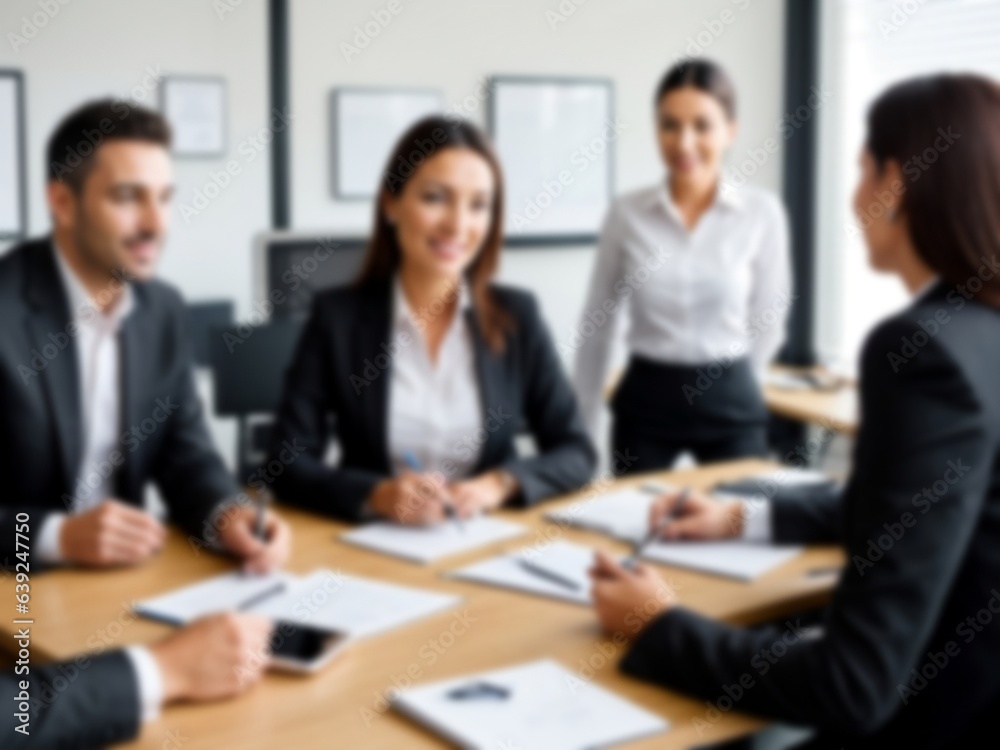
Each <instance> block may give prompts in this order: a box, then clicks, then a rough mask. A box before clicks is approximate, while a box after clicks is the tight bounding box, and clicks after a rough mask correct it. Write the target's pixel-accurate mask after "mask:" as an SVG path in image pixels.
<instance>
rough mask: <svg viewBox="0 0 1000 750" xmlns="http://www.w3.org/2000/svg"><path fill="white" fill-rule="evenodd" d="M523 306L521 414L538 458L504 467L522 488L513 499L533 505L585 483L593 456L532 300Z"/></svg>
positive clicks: (594, 457) (561, 370) (547, 332)
mask: <svg viewBox="0 0 1000 750" xmlns="http://www.w3.org/2000/svg"><path fill="white" fill-rule="evenodd" d="M526 307H527V310H526V313H525V315H524V316H523V318H522V320H521V321H520V324H521V326H522V330H521V335H522V336H523V339H524V341H523V346H524V348H525V362H526V368H525V376H524V377H525V379H524V407H523V410H524V414H525V416H526V418H527V420H528V426H529V427H530V429H531V433H532V435H533V436H534V438H535V443H536V446H537V448H538V455H536V456H532V457H529V458H516V459H513V460H512V461H509V462H508V463H507V464H505V465H504V468H505V469H507V470H508V471H510V472H511V474H513V475H514V476H515V477H517V480H518V483H519V484H520V486H521V489H520V492H519V495H518V498H517V500H518V501H519V502H520V503H521V504H523V505H533V504H534V503H537V502H538V501H539V500H543V499H545V498H547V497H552V496H553V495H559V494H562V493H565V492H571V491H572V490H575V489H578V488H579V487H581V486H582V485H583V484H585V483H586V482H587V481H588V480H589V479H590V477H591V476H592V474H593V473H594V467H595V466H596V463H597V455H596V452H595V451H594V447H593V445H592V444H591V442H590V438H589V436H588V435H587V430H586V428H585V427H584V424H583V417H582V416H581V415H580V410H579V408H578V407H577V402H576V394H575V393H574V392H573V389H572V388H571V387H570V384H569V381H568V380H567V379H566V375H565V373H564V372H563V368H562V364H561V363H560V362H559V357H558V355H557V353H556V348H555V345H554V344H553V343H552V338H551V337H550V336H549V331H548V328H547V327H546V325H545V323H544V321H543V320H542V317H541V315H540V313H539V311H538V305H537V303H536V302H535V300H534V298H532V297H527V298H526Z"/></svg>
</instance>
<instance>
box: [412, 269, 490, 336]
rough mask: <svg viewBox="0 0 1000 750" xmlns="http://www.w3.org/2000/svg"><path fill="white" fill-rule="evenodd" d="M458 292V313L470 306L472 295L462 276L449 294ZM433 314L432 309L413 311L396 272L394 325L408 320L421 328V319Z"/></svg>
mask: <svg viewBox="0 0 1000 750" xmlns="http://www.w3.org/2000/svg"><path fill="white" fill-rule="evenodd" d="M456 293H457V294H458V311H459V313H460V314H461V313H464V312H465V311H466V310H469V309H471V308H472V295H471V294H470V293H469V285H468V283H467V282H466V280H465V279H464V278H463V279H462V280H461V281H460V282H459V283H458V286H457V288H456V289H454V290H452V291H451V292H450V294H456ZM433 315H434V310H433V309H430V310H420V311H416V312H415V311H414V310H413V309H412V308H411V307H410V303H409V302H408V301H407V300H406V294H405V293H404V292H403V284H402V283H401V282H400V280H399V275H398V274H397V275H396V276H395V277H393V280H392V318H393V322H394V323H395V324H396V325H400V324H401V323H404V322H408V323H409V324H410V325H412V326H414V327H415V328H418V329H422V328H423V324H422V323H423V321H426V319H427V318H428V317H432V316H433Z"/></svg>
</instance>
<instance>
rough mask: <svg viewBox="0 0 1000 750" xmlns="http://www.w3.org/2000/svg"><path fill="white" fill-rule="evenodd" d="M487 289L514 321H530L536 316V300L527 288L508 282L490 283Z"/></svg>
mask: <svg viewBox="0 0 1000 750" xmlns="http://www.w3.org/2000/svg"><path fill="white" fill-rule="evenodd" d="M489 289H490V293H491V294H492V295H493V299H494V300H496V303H497V305H499V306H500V308H501V309H502V310H504V312H506V313H507V314H509V315H511V316H512V317H513V318H514V320H515V321H517V322H521V321H530V320H534V319H536V318H537V317H538V300H537V299H536V298H535V295H534V294H533V293H532V292H529V291H528V290H527V289H522V288H521V287H516V286H510V285H508V284H490V287H489Z"/></svg>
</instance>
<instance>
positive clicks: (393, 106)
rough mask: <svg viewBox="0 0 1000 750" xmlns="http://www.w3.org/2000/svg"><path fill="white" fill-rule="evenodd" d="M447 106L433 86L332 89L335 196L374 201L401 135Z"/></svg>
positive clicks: (332, 149) (331, 154) (331, 142)
mask: <svg viewBox="0 0 1000 750" xmlns="http://www.w3.org/2000/svg"><path fill="white" fill-rule="evenodd" d="M443 111H444V97H443V96H442V95H441V92H439V91H435V90H433V89H394V88H366V87H343V88H336V89H334V90H333V91H331V92H330V157H331V159H332V164H331V167H332V169H331V176H332V188H333V197H334V198H336V199H337V200H371V199H372V198H374V197H375V195H376V194H377V192H378V187H379V183H380V181H381V179H382V178H381V173H382V171H383V169H385V162H386V159H388V158H389V152H390V151H391V149H392V147H393V146H394V145H395V144H396V140H397V139H398V138H399V137H400V136H401V135H402V134H403V133H404V132H405V131H406V129H407V128H408V127H410V125H412V124H413V123H415V122H416V121H417V120H419V119H421V118H422V117H426V116H427V115H432V114H440V113H441V112H443Z"/></svg>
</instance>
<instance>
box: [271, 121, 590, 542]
mask: <svg viewBox="0 0 1000 750" xmlns="http://www.w3.org/2000/svg"><path fill="white" fill-rule="evenodd" d="M502 209H503V181H502V178H501V174H500V167H499V164H498V163H497V160H496V157H495V156H494V154H493V150H492V149H491V148H490V146H489V143H488V142H487V140H486V137H485V136H484V135H483V134H482V133H481V132H480V131H479V130H478V129H477V128H476V127H475V126H473V125H471V124H469V123H466V122H453V121H451V120H449V119H446V118H443V117H429V118H426V119H424V120H421V121H420V122H418V123H417V124H415V125H414V126H413V128H411V129H410V131H409V132H407V133H406V134H405V135H403V136H402V137H401V138H400V140H399V142H398V143H397V144H396V148H395V149H394V150H393V153H392V155H391V156H390V157H389V160H388V166H387V168H386V172H385V174H384V175H383V181H382V188H381V190H380V192H379V197H378V201H377V204H376V207H375V226H374V229H373V232H372V238H371V241H370V244H369V246H368V251H367V257H366V258H365V262H364V268H363V269H362V272H361V276H360V278H359V279H358V281H357V282H356V283H355V284H353V285H350V286H344V287H338V288H334V289H330V290H328V291H325V292H323V293H321V294H319V295H317V297H316V300H315V302H314V304H313V308H312V312H311V314H310V318H309V322H308V323H307V325H306V327H305V330H304V331H303V333H302V338H301V339H300V341H299V344H298V347H297V351H296V354H295V356H294V358H293V361H292V365H291V367H290V369H289V371H288V374H287V376H286V384H285V395H284V399H283V404H282V407H281V411H280V413H279V417H278V421H277V424H276V428H275V436H274V440H273V446H274V447H273V450H272V455H273V458H275V459H278V460H281V461H282V463H283V464H286V466H285V469H284V470H283V471H282V472H281V473H280V474H279V476H278V477H277V478H276V479H275V482H274V487H275V491H276V492H277V494H278V495H279V496H280V497H281V498H282V500H284V501H286V502H288V503H292V504H295V505H299V506H300V507H304V508H307V509H309V510H313V511H317V512H320V513H325V514H328V515H332V516H336V517H338V518H344V519H348V520H360V519H364V518H369V517H372V516H381V517H385V518H389V519H392V520H394V521H398V522H401V523H410V524H425V523H433V522H438V521H441V520H443V519H444V518H445V517H446V515H447V514H449V513H451V511H452V510H455V511H457V512H458V514H459V515H461V516H471V515H475V514H477V513H482V512H487V511H490V510H493V509H496V508H499V507H500V506H502V505H508V506H521V507H523V506H528V505H532V504H534V503H536V502H538V501H540V500H542V499H545V498H547V497H550V496H552V495H558V494H562V493H564V492H569V491H571V490H574V489H576V488H578V487H580V486H581V485H582V484H584V483H585V482H586V481H587V480H588V479H589V478H590V475H591V473H592V472H593V469H594V464H595V452H594V450H593V447H592V446H591V444H590V441H589V440H588V438H587V433H586V429H585V428H584V426H583V420H582V418H581V416H580V413H579V411H578V409H577V406H576V399H575V397H574V395H573V390H572V388H571V387H570V384H569V382H568V380H567V379H566V377H565V375H564V374H563V371H562V368H561V366H560V363H559V358H558V354H557V353H556V349H555V346H554V345H553V343H552V339H551V337H550V336H549V333H548V330H547V329H546V327H545V323H544V322H543V321H542V317H541V314H540V313H539V310H538V305H537V303H536V302H535V299H534V297H532V296H531V294H529V293H528V292H525V291H523V290H519V289H514V288H511V287H506V286H500V285H498V284H495V283H493V275H494V273H495V272H496V269H497V266H498V264H499V258H500V251H501V248H502V245H503V237H502V230H501V224H502V221H503V220H502V213H503V211H502ZM331 414H332V415H333V417H334V420H335V421H334V424H335V427H336V433H337V436H338V437H339V445H340V451H341V458H340V462H339V464H338V465H337V466H330V465H328V464H327V463H326V462H325V461H324V460H323V459H324V456H325V454H326V452H327V444H328V441H329V438H330V432H329V429H328V425H329V416H330V415H331ZM522 431H527V432H529V433H530V434H531V435H532V436H533V437H534V440H535V445H536V447H537V455H534V456H525V457H521V456H518V454H517V452H516V450H515V445H514V439H515V437H517V436H518V435H519V434H521V433H522ZM289 446H297V447H299V448H300V450H301V453H297V454H291V453H290V451H289ZM283 456H284V457H285V458H283Z"/></svg>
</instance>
